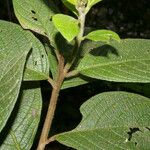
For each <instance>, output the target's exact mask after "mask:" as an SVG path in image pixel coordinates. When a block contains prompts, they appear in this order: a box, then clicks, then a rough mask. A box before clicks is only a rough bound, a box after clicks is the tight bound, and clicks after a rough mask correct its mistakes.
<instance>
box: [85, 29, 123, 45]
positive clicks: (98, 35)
mask: <svg viewBox="0 0 150 150" xmlns="http://www.w3.org/2000/svg"><path fill="white" fill-rule="evenodd" d="M85 38H86V39H90V40H93V41H96V42H97V41H102V42H109V41H110V40H111V39H113V40H116V41H120V37H119V36H118V34H117V33H115V32H113V31H110V30H96V31H93V32H91V33H89V34H88V35H86V36H85Z"/></svg>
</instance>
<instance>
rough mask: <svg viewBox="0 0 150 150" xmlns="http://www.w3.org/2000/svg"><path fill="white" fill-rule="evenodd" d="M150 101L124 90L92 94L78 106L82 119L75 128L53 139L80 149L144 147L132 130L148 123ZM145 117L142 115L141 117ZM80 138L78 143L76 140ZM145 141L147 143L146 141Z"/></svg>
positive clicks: (149, 121) (141, 127) (120, 149)
mask: <svg viewBox="0 0 150 150" xmlns="http://www.w3.org/2000/svg"><path fill="white" fill-rule="evenodd" d="M149 106H150V101H149V99H148V98H146V97H143V96H140V95H137V94H132V93H127V92H106V93H102V94H98V95H96V96H94V97H92V98H91V99H90V100H88V101H87V102H85V103H84V104H83V105H82V106H81V109H80V110H81V112H82V115H83V119H82V121H81V123H80V124H79V125H78V126H77V127H76V129H74V130H72V131H70V132H66V133H62V134H58V135H56V139H57V140H58V141H59V142H61V143H63V144H66V145H67V146H71V147H73V148H76V149H79V150H85V149H91V150H97V149H115V150H122V149H133V150H137V147H136V145H135V142H137V145H138V144H139V145H140V146H141V149H142V148H143V147H142V145H141V144H140V142H139V141H138V139H136V138H138V136H136V133H139V134H142V136H144V135H145V133H143V132H140V131H138V130H137V132H135V133H134V132H133V133H132V136H136V138H135V139H134V138H132V139H130V140H129V134H128V132H130V130H131V129H132V128H133V129H134V128H139V130H141V131H143V129H145V127H147V126H150V120H149V118H150V115H149V114H150V110H149ZM142 116H143V117H142ZM144 116H145V117H144ZM79 141H80V142H79ZM145 144H146V143H145Z"/></svg>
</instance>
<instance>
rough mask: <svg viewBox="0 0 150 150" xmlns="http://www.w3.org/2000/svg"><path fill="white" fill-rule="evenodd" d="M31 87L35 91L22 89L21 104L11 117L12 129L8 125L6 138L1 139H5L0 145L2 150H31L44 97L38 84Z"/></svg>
mask: <svg viewBox="0 0 150 150" xmlns="http://www.w3.org/2000/svg"><path fill="white" fill-rule="evenodd" d="M29 85H30V87H33V89H26V87H25V86H24V87H23V88H22V93H21V94H20V97H19V102H18V103H17V106H16V107H15V111H14V112H13V115H14V116H11V121H12V120H13V123H12V122H11V123H10V124H11V127H10V124H7V125H6V127H7V128H4V129H5V130H7V134H4V135H5V138H4V137H1V139H4V141H3V143H1V145H0V149H2V150H5V149H7V150H12V149H17V150H21V149H23V150H29V149H30V148H31V146H32V144H33V140H34V137H35V134H36V131H37V127H38V123H39V121H40V114H41V106H42V103H41V100H42V97H41V92H40V88H39V85H38V84H34V86H33V83H32V85H31V83H30V84H29ZM27 87H28V85H27ZM16 112H17V113H16ZM13 117H15V119H13ZM5 130H4V131H3V132H5ZM1 136H2V135H1Z"/></svg>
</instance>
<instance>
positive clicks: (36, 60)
mask: <svg viewBox="0 0 150 150" xmlns="http://www.w3.org/2000/svg"><path fill="white" fill-rule="evenodd" d="M27 38H28V39H29V40H30V42H31V45H32V51H31V53H30V56H29V58H28V60H27V64H26V70H25V74H24V80H25V81H31V80H45V79H48V76H49V62H48V57H47V54H46V51H45V48H44V46H43V45H42V43H41V42H40V41H39V40H38V39H37V38H36V37H35V36H34V35H33V34H32V33H31V32H29V33H28V36H27Z"/></svg>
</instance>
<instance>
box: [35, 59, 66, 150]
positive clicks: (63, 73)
mask: <svg viewBox="0 0 150 150" xmlns="http://www.w3.org/2000/svg"><path fill="white" fill-rule="evenodd" d="M66 73H67V72H66V71H65V70H64V58H63V57H62V56H60V57H59V64H58V76H57V79H56V81H55V86H54V87H53V90H52V94H51V98H50V104H49V107H48V111H47V115H46V119H45V122H44V126H43V130H42V134H41V137H40V141H39V144H38V148H37V150H44V148H45V146H46V144H47V143H46V141H47V139H48V134H49V131H50V128H51V125H52V121H53V117H54V113H55V109H56V105H57V99H58V96H59V92H60V88H61V85H62V83H63V80H64V78H65V76H66Z"/></svg>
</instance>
